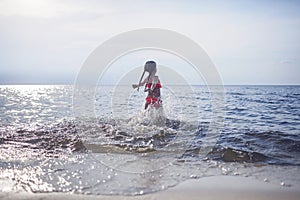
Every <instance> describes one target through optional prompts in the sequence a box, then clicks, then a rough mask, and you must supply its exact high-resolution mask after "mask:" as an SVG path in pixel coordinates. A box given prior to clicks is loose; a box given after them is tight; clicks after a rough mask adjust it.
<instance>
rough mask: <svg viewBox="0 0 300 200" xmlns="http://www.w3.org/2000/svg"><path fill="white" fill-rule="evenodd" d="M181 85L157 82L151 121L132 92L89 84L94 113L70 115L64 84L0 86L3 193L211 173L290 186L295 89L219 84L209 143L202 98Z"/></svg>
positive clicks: (154, 183)
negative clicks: (220, 98) (221, 99)
mask: <svg viewBox="0 0 300 200" xmlns="http://www.w3.org/2000/svg"><path fill="white" fill-rule="evenodd" d="M122 87H124V88H123V89H121V90H120V91H128V88H130V87H129V86H122ZM185 87H187V86H169V87H166V88H163V90H162V99H163V109H164V110H163V115H164V117H165V118H160V116H161V114H162V113H159V116H154V117H156V121H157V122H163V123H159V124H156V123H154V124H153V123H150V122H151V120H152V119H153V115H152V114H153V113H152V114H151V113H149V112H145V111H144V110H143V102H144V98H145V94H143V93H142V92H137V91H132V92H131V93H130V94H129V93H128V92H124V93H122V92H120V91H119V90H118V95H117V96H116V95H115V91H116V88H114V87H112V86H105V87H104V86H102V87H99V88H97V90H96V91H95V96H94V97H93V98H94V101H93V102H94V106H93V109H94V110H93V113H95V116H87V117H82V118H78V117H75V116H74V109H76V108H74V105H73V101H72V97H73V92H74V91H73V86H66V85H58V86H57V85H45V86H44V85H15V86H14V85H2V86H0V152H1V153H0V170H1V174H0V180H9V181H11V182H12V183H13V185H14V187H13V188H12V190H17V189H21V190H26V191H32V192H54V191H55V192H74V193H83V194H125V195H137V194H145V193H150V192H155V191H159V190H163V189H166V188H168V187H171V186H174V185H176V184H178V183H180V182H182V181H184V180H186V179H190V178H201V177H205V176H212V175H237V176H252V177H256V178H258V179H260V180H262V181H263V180H265V181H270V182H271V183H273V184H281V185H285V186H295V187H297V186H299V185H300V178H299V177H298V176H295V175H294V174H295V173H297V174H299V169H300V133H299V131H300V87H299V86H226V87H225V92H226V96H225V98H226V103H225V105H224V109H225V110H224V111H225V115H224V116H223V117H224V119H225V121H224V124H223V126H222V129H221V131H219V132H217V133H216V134H215V136H217V139H216V141H215V142H214V143H213V144H214V145H211V146H207V144H206V141H208V140H207V138H208V129H209V127H210V123H211V118H212V116H213V113H212V102H211V94H210V92H209V90H208V89H207V88H206V87H204V86H193V90H192V91H193V94H191V93H190V92H191V90H188V89H186V88H185ZM121 99H123V100H124V101H121ZM84 108H85V107H83V109H84ZM149 117H150V118H149ZM204 147H206V148H207V147H209V148H208V149H209V151H208V153H207V154H206V153H205V154H202V153H201V152H203V151H202V150H203V149H204Z"/></svg>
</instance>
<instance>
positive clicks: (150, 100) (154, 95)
mask: <svg viewBox="0 0 300 200" xmlns="http://www.w3.org/2000/svg"><path fill="white" fill-rule="evenodd" d="M160 88H162V86H161V84H160V82H158V83H157V84H156V85H155V86H154V88H152V83H147V85H146V90H145V91H148V96H147V97H146V103H145V109H147V107H148V106H149V105H153V106H154V107H155V108H158V107H159V106H161V104H162V100H161V99H160Z"/></svg>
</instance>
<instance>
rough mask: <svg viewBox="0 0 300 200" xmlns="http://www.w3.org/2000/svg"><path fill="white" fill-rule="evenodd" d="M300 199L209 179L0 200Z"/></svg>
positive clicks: (7, 195)
mask: <svg viewBox="0 0 300 200" xmlns="http://www.w3.org/2000/svg"><path fill="white" fill-rule="evenodd" d="M299 196H300V188H299V187H293V186H292V187H284V186H280V185H274V184H272V183H266V182H263V181H258V180H255V179H253V178H251V177H238V176H212V177H205V178H200V179H190V180H187V181H185V182H182V183H180V184H178V185H177V186H175V187H172V188H169V189H167V190H164V191H160V192H157V193H151V194H145V195H138V196H116V195H112V196H109V195H79V194H69V193H36V194H34V193H26V192H1V193H0V199H1V200H2V199H3V200H7V199H15V200H27V199H32V200H41V199H43V200H54V199H64V200H71V199H75V200H83V199H87V200H94V199H103V200H111V199H119V200H126V199H129V200H131V199H132V200H135V199H141V200H143V199H144V200H150V199H151V200H155V199H174V200H183V199H191V200H193V199H205V200H208V199H210V200H217V199H223V200H235V199H236V200H242V199H244V200H252V199H253V200H254V199H255V200H257V199H259V200H264V199H265V200H271V199H272V200H276V199H278V200H279V199H280V200H282V199H285V200H294V199H295V200H298V199H299Z"/></svg>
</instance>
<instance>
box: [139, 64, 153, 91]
mask: <svg viewBox="0 0 300 200" xmlns="http://www.w3.org/2000/svg"><path fill="white" fill-rule="evenodd" d="M155 70H156V62H154V61H153V60H149V61H147V62H146V63H145V66H144V72H143V74H142V76H141V79H140V81H139V85H140V83H141V81H142V79H143V77H144V74H145V72H149V76H148V80H149V78H150V74H151V73H152V72H153V71H155ZM137 90H139V88H138V89H137Z"/></svg>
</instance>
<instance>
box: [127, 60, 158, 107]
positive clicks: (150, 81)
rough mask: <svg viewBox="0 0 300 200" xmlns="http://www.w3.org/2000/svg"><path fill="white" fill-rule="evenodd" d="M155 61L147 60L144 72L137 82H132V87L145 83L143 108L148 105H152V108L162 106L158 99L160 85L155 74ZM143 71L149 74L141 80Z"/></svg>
mask: <svg viewBox="0 0 300 200" xmlns="http://www.w3.org/2000/svg"><path fill="white" fill-rule="evenodd" d="M156 71H157V69H156V63H155V62H154V61H147V62H146V63H145V67H144V72H143V74H142V77H141V79H140V81H139V84H132V87H133V88H134V89H135V88H138V90H139V87H140V86H144V85H145V89H144V92H148V95H147V97H146V103H145V109H147V108H148V106H149V105H152V106H153V107H154V108H159V107H161V106H162V100H161V99H160V88H161V87H162V86H161V84H160V80H159V78H158V76H156V75H155V74H156ZM145 72H148V73H149V75H148V77H146V78H145V79H144V80H143V81H142V79H143V77H144V74H145Z"/></svg>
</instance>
